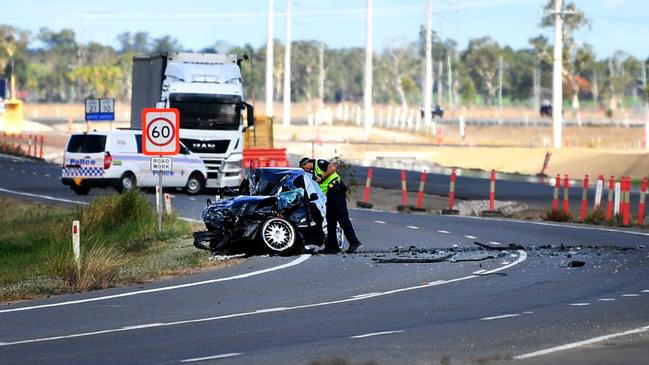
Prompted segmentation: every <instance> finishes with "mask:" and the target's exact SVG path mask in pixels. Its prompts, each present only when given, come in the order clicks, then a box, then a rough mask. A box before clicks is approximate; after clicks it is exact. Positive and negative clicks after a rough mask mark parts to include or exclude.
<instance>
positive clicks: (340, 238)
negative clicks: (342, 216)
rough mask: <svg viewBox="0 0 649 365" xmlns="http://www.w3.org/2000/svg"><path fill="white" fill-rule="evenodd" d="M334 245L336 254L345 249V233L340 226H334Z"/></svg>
mask: <svg viewBox="0 0 649 365" xmlns="http://www.w3.org/2000/svg"><path fill="white" fill-rule="evenodd" d="M336 244H337V247H336V248H337V250H338V252H342V250H343V247H345V232H343V229H342V227H340V225H336Z"/></svg>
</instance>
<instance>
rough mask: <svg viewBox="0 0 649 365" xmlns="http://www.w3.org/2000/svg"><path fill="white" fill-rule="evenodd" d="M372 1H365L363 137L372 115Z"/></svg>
mask: <svg viewBox="0 0 649 365" xmlns="http://www.w3.org/2000/svg"><path fill="white" fill-rule="evenodd" d="M372 41H373V39H372V0H367V15H366V20H365V79H364V81H365V85H364V87H363V108H364V112H365V120H364V122H363V132H364V134H365V137H368V136H369V135H370V131H371V130H372V123H373V113H372V57H373V54H374V52H373V50H372Z"/></svg>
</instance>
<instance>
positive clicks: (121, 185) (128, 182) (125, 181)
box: [117, 172, 137, 193]
mask: <svg viewBox="0 0 649 365" xmlns="http://www.w3.org/2000/svg"><path fill="white" fill-rule="evenodd" d="M136 187H137V180H136V179H135V175H133V173H131V172H125V173H124V174H123V175H122V177H120V178H119V182H118V183H117V191H119V192H120V193H124V192H128V191H131V190H133V189H135V188H136Z"/></svg>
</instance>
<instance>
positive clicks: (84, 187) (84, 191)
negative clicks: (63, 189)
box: [70, 183, 90, 195]
mask: <svg viewBox="0 0 649 365" xmlns="http://www.w3.org/2000/svg"><path fill="white" fill-rule="evenodd" d="M70 188H71V189H72V191H74V192H75V193H76V194H77V195H88V193H89V192H90V186H88V184H84V183H81V185H76V184H73V185H72V186H70Z"/></svg>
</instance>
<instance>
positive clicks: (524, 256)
mask: <svg viewBox="0 0 649 365" xmlns="http://www.w3.org/2000/svg"><path fill="white" fill-rule="evenodd" d="M518 252H519V253H520V257H519V258H518V260H516V261H515V262H513V263H511V264H509V265H508V266H503V267H499V268H496V269H493V270H489V271H487V272H485V273H483V274H480V275H469V276H464V277H459V278H455V279H449V280H436V281H433V282H430V283H427V284H422V285H417V286H411V287H406V288H399V289H393V290H389V291H385V292H381V293H376V295H372V296H363V297H359V298H347V299H339V300H332V301H328V302H320V303H311V304H302V305H296V306H293V307H279V308H267V309H260V310H256V311H247V312H241V313H233V314H225V315H221V316H216V317H207V318H198V319H190V320H184V321H176V322H167V323H160V324H158V323H153V324H142V325H141V326H147V328H150V327H169V326H177V325H185V324H191V323H204V322H211V321H218V320H223V319H231V318H240V317H247V316H253V315H258V314H262V313H269V312H286V311H292V310H298V309H307V308H317V307H324V306H329V305H335V304H342V303H350V302H356V301H361V300H366V299H369V298H375V297H381V296H388V295H392V294H397V293H403V292H408V291H413V290H417V289H424V288H431V287H435V286H439V285H443V284H450V283H456V282H459V281H464V280H469V279H475V278H479V277H481V276H483V275H489V274H493V273H495V272H498V271H502V270H505V269H508V268H510V267H513V266H515V265H518V264H520V263H521V262H523V261H525V260H526V259H527V253H525V251H523V250H519V251H518ZM0 313H1V312H0ZM139 326H140V325H138V327H139ZM132 328H135V326H132ZM131 330H136V329H125V328H124V327H122V328H116V329H109V330H102V331H95V332H85V333H75V334H71V335H62V336H55V337H46V338H36V339H30V340H22V341H15V342H5V343H3V344H0V347H2V346H14V345H20V344H26V343H36V342H46V341H54V340H62V339H68V338H77V337H86V336H95V335H101V334H106V333H112V332H124V331H131Z"/></svg>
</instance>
